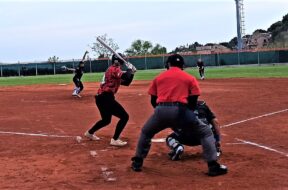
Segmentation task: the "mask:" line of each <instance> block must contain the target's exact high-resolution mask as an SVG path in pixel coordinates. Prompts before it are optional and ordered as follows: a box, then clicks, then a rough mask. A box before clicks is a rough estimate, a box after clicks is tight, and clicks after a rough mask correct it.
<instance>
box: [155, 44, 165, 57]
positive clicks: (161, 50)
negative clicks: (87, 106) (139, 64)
mask: <svg viewBox="0 0 288 190" xmlns="http://www.w3.org/2000/svg"><path fill="white" fill-rule="evenodd" d="M166 53H167V49H166V48H165V47H162V46H161V45H160V44H156V45H155V46H154V47H153V49H152V50H151V54H152V55H158V54H166Z"/></svg>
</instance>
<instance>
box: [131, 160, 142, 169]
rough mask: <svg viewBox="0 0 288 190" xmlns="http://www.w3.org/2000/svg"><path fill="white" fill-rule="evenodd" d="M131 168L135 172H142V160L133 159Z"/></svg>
mask: <svg viewBox="0 0 288 190" xmlns="http://www.w3.org/2000/svg"><path fill="white" fill-rule="evenodd" d="M131 160H132V164H131V168H132V170H133V171H135V172H141V171H142V165H143V158H139V157H133V158H132V159H131Z"/></svg>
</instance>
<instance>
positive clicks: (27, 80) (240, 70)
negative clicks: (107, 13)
mask: <svg viewBox="0 0 288 190" xmlns="http://www.w3.org/2000/svg"><path fill="white" fill-rule="evenodd" d="M162 71H164V69H155V70H139V71H137V73H136V74H135V79H134V80H152V79H153V78H154V77H155V76H156V75H158V74H159V73H160V72H162ZM185 71H187V72H188V73H190V74H192V75H194V76H196V77H197V78H199V74H198V70H197V68H187V69H185ZM205 75H206V78H207V79H216V78H239V77H241V78H271V77H274V78H275V77H277V78H287V77H288V66H287V65H283V66H279V65H275V66H245V67H244V66H241V67H206V69H205ZM102 76H103V73H84V75H83V78H82V81H83V82H99V81H101V78H102ZM72 78H73V74H61V75H60V74H59V75H45V76H27V77H0V86H17V85H33V84H63V83H65V84H67V83H72Z"/></svg>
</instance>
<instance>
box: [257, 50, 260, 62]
mask: <svg viewBox="0 0 288 190" xmlns="http://www.w3.org/2000/svg"><path fill="white" fill-rule="evenodd" d="M257 60H258V65H260V55H259V51H258V50H257Z"/></svg>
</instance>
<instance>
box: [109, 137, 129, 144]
mask: <svg viewBox="0 0 288 190" xmlns="http://www.w3.org/2000/svg"><path fill="white" fill-rule="evenodd" d="M126 144H127V142H125V141H121V140H120V139H117V140H114V139H113V138H112V139H111V141H110V145H112V146H125V145H126Z"/></svg>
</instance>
